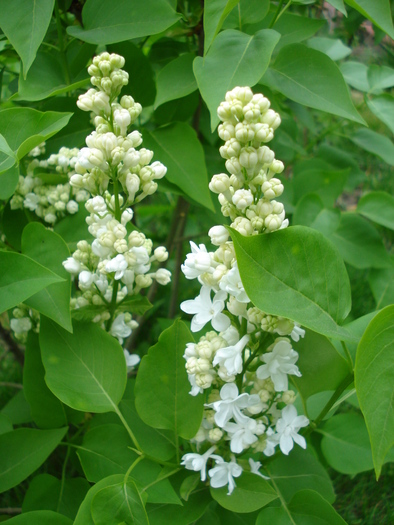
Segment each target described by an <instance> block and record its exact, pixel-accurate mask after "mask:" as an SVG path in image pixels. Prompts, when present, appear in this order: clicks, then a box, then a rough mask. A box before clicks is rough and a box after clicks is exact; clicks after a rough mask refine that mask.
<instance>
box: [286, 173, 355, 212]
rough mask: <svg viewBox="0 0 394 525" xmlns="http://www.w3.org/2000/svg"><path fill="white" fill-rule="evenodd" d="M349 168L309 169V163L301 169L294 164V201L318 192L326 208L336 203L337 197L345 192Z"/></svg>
mask: <svg viewBox="0 0 394 525" xmlns="http://www.w3.org/2000/svg"><path fill="white" fill-rule="evenodd" d="M348 175H349V169H344V170H327V169H321V168H317V167H316V168H315V167H314V166H313V165H312V166H311V167H310V168H309V169H308V168H307V165H306V166H305V167H304V168H303V169H302V171H301V170H298V169H297V164H296V165H295V166H294V179H293V187H294V201H295V203H297V202H298V201H299V200H300V198H301V197H303V196H304V195H306V194H308V193H315V194H317V195H318V196H319V197H320V198H321V200H322V201H323V204H324V205H325V207H326V208H329V207H331V206H333V205H334V203H335V201H336V199H337V198H338V197H339V195H340V194H341V193H342V192H343V189H344V187H345V184H346V181H347V178H348Z"/></svg>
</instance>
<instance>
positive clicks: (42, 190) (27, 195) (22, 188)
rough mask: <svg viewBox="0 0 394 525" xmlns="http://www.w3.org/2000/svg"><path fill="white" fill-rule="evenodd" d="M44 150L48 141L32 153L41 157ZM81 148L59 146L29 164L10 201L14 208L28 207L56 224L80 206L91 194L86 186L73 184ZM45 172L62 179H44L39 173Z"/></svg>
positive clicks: (47, 220) (51, 223) (49, 176)
mask: <svg viewBox="0 0 394 525" xmlns="http://www.w3.org/2000/svg"><path fill="white" fill-rule="evenodd" d="M44 152H45V143H43V144H41V145H40V146H37V147H36V148H34V149H33V150H32V151H31V152H30V153H29V156H30V157H38V156H40V155H42V154H43V153H44ZM78 152H79V150H78V148H72V149H70V148H65V147H63V148H60V150H59V152H58V153H56V154H52V155H50V156H49V158H48V159H45V160H39V159H37V158H34V159H33V160H32V161H30V162H29V164H28V165H27V168H26V176H23V175H20V176H19V181H18V185H17V187H16V190H15V193H14V195H13V197H12V199H11V201H10V206H11V209H12V210H16V209H21V208H26V209H28V210H30V211H31V212H34V213H35V214H36V215H37V217H39V218H40V219H43V220H44V221H45V222H46V223H48V224H49V225H53V224H54V223H55V222H57V220H58V219H61V218H63V217H64V216H65V215H67V214H70V215H73V214H74V213H77V211H78V210H79V203H81V202H85V201H86V200H87V199H88V198H89V193H88V192H87V191H86V190H81V189H77V188H73V187H72V186H71V185H70V182H69V179H70V178H71V177H72V176H73V175H74V174H75V170H74V168H75V164H76V162H77V157H78ZM40 174H41V175H42V174H45V176H46V179H45V180H46V181H48V180H49V181H50V180H51V178H53V179H54V180H55V179H56V178H57V179H60V180H62V179H63V180H62V182H59V183H58V184H51V183H50V182H49V183H48V182H44V180H43V178H41V177H40V176H39V175H40Z"/></svg>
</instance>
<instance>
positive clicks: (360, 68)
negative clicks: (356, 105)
mask: <svg viewBox="0 0 394 525" xmlns="http://www.w3.org/2000/svg"><path fill="white" fill-rule="evenodd" d="M340 70H341V73H342V75H343V78H344V79H345V81H346V83H347V84H349V86H352V87H353V88H355V89H357V90H358V91H364V92H365V93H367V92H368V91H369V82H368V76H367V73H368V67H367V66H366V65H365V64H362V63H361V62H353V61H351V60H350V61H349V62H345V63H344V64H341V66H340Z"/></svg>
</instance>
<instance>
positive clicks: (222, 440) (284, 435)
mask: <svg viewBox="0 0 394 525" xmlns="http://www.w3.org/2000/svg"><path fill="white" fill-rule="evenodd" d="M218 115H219V118H220V120H221V121H222V124H220V125H219V129H218V133H219V136H220V137H221V138H222V139H223V140H224V141H225V144H224V146H222V147H221V148H220V154H221V156H222V157H223V158H225V159H226V169H227V171H228V172H229V174H225V173H221V174H218V175H214V176H213V177H212V180H211V182H210V184H209V187H210V189H211V191H213V192H214V193H217V194H218V198H219V202H220V204H221V210H222V213H223V215H224V216H225V217H229V218H230V220H231V227H232V228H234V229H235V230H237V231H238V232H240V233H241V234H242V235H244V236H250V235H257V234H261V233H262V234H272V232H275V231H277V230H279V229H282V228H286V227H287V226H288V221H287V220H286V219H285V210H284V206H283V204H282V203H280V202H278V201H276V200H275V199H276V198H277V197H279V196H280V195H281V194H282V192H283V189H284V188H283V184H282V182H281V181H280V180H279V179H277V178H275V175H276V174H278V173H281V172H282V171H283V169H284V165H283V163H282V162H281V161H280V160H277V159H275V153H274V152H273V151H272V150H271V149H269V148H268V146H266V143H267V142H269V141H270V140H272V138H273V136H274V131H275V130H276V128H277V127H278V126H279V124H280V117H279V115H278V114H277V113H276V112H275V111H273V110H272V109H270V102H269V100H268V99H267V98H266V97H264V96H263V95H262V94H253V92H252V90H251V89H250V88H249V87H236V88H234V89H233V90H232V91H229V92H228V93H227V94H226V99H225V101H224V102H222V103H221V104H220V106H219V108H218ZM208 234H209V237H210V239H211V243H212V245H213V246H214V247H215V248H216V249H215V250H214V251H208V249H207V247H206V246H205V245H204V244H200V245H196V244H195V243H193V242H191V243H190V245H191V253H189V254H188V255H187V256H186V260H185V262H184V264H183V265H182V271H183V273H184V275H185V277H186V278H187V279H197V280H198V281H199V283H200V284H201V291H200V293H199V295H198V296H197V297H196V298H195V299H193V300H188V301H184V302H183V303H182V304H181V309H182V310H183V311H184V312H186V313H189V314H193V318H192V324H191V329H192V331H193V332H197V331H199V330H201V329H202V328H203V327H204V326H205V325H206V324H207V323H210V324H211V326H212V328H213V330H211V331H208V332H207V333H206V334H205V335H204V336H202V337H200V339H199V341H198V342H197V343H189V344H188V345H187V347H186V349H185V353H184V358H185V360H186V371H187V373H188V378H189V381H190V384H191V391H190V394H191V395H194V396H195V395H199V394H204V395H208V399H207V403H206V404H205V410H204V417H203V421H202V425H201V427H200V429H199V431H198V432H197V434H196V436H195V437H194V438H193V440H192V442H193V443H194V444H195V448H196V450H197V452H196V453H191V454H185V456H184V457H183V462H182V464H183V465H184V466H185V468H187V469H191V470H195V471H200V472H201V479H202V480H203V481H204V480H205V476H206V469H207V464H208V462H210V461H211V462H212V461H213V460H214V461H215V465H216V466H214V467H213V468H211V469H210V470H208V476H209V478H210V484H211V486H213V487H221V486H225V485H228V489H229V494H230V493H231V492H232V491H233V490H234V488H235V486H236V482H235V480H234V478H235V477H238V476H240V475H241V473H242V467H241V465H239V464H238V463H237V459H236V455H237V454H238V455H239V454H243V453H244V452H245V451H248V453H249V454H250V452H252V453H263V454H264V455H266V456H270V455H272V454H274V452H275V449H276V447H277V446H279V448H280V450H281V451H282V453H284V454H288V453H289V452H290V450H291V449H292V448H293V446H294V442H295V443H297V444H298V445H300V446H301V447H303V448H305V447H306V442H305V439H304V438H303V437H302V436H301V435H299V434H298V432H299V430H300V429H301V428H303V427H305V426H306V425H308V423H309V421H308V419H307V418H306V417H305V416H302V415H301V416H298V415H297V411H296V409H295V407H294V406H293V403H294V401H295V393H294V392H293V390H290V389H289V380H288V378H289V376H292V375H293V376H298V377H299V376H300V375H301V374H300V371H299V369H298V366H297V365H296V362H297V360H298V353H297V352H296V351H295V350H294V349H293V342H292V341H294V342H297V341H298V340H299V339H300V337H303V336H304V334H305V331H304V330H303V329H302V328H301V327H300V326H299V325H298V324H297V323H295V322H293V321H291V320H289V319H285V318H283V317H278V316H273V315H268V314H267V313H265V312H262V311H261V310H259V309H258V308H257V307H255V306H254V305H253V304H252V303H251V301H250V299H249V297H248V296H247V293H246V292H245V289H244V287H243V284H242V281H241V277H240V274H239V270H238V265H237V258H236V254H235V250H234V245H233V242H232V241H231V240H230V236H229V233H228V231H227V229H226V228H225V227H224V226H221V225H218V226H213V227H212V228H211V229H210V230H209V232H208ZM286 336H287V337H286ZM212 447H214V449H213V448H212ZM204 450H205V452H204V453H203V454H200V453H199V452H200V451H204ZM213 451H215V454H213V453H212V452H213ZM252 462H253V460H252ZM256 465H257V466H256ZM259 466H260V463H255V462H253V463H250V470H251V472H253V473H255V474H257V475H260V476H261V475H262V474H260V472H259V470H258V469H259Z"/></svg>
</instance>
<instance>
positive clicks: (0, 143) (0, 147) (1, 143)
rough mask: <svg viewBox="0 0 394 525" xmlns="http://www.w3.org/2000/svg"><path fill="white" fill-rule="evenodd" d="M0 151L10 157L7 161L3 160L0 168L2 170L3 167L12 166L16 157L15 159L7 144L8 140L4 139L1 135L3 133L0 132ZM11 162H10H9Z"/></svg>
mask: <svg viewBox="0 0 394 525" xmlns="http://www.w3.org/2000/svg"><path fill="white" fill-rule="evenodd" d="M0 151H1V152H2V153H5V154H6V155H7V156H9V157H11V159H10V160H9V161H3V162H2V163H1V164H0V170H1V171H3V169H6V168H8V167H10V166H12V165H13V163H14V162H15V161H17V160H18V159H17V157H16V155H15V153H14V152H13V151H12V149H11V148H10V146H9V144H8V142H7V141H6V139H5V138H4V137H3V135H1V133H0ZM11 162H12V164H10V163H11Z"/></svg>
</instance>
